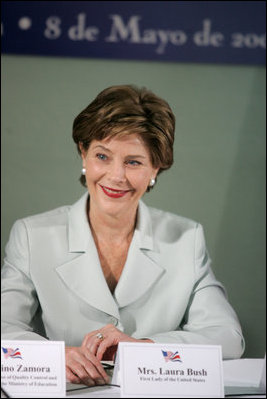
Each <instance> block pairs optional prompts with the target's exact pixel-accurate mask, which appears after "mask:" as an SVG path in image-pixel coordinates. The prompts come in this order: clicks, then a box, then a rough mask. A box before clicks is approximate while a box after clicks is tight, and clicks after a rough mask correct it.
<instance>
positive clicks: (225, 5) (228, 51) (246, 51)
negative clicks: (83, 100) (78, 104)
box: [1, 1, 266, 64]
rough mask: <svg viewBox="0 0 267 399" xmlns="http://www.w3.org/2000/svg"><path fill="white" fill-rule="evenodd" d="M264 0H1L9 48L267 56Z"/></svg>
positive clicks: (134, 55) (228, 59)
mask: <svg viewBox="0 0 267 399" xmlns="http://www.w3.org/2000/svg"><path fill="white" fill-rule="evenodd" d="M265 4H266V3H265V1H2V21H1V36H2V52H3V53H7V54H24V55H27V54H29V55H50V56H51V55H54V56H68V57H92V58H116V59H132V60H156V61H174V62H176V61H178V62H203V63H236V64H265V48H266V17H265V15H266V12H265V8H266V6H265Z"/></svg>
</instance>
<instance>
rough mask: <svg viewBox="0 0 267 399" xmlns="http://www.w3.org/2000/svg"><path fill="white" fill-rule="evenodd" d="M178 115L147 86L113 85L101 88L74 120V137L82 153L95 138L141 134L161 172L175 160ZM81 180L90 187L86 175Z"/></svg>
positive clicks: (155, 164)
mask: <svg viewBox="0 0 267 399" xmlns="http://www.w3.org/2000/svg"><path fill="white" fill-rule="evenodd" d="M174 130H175V117H174V114H173V112H172V110H171V108H170V106H169V104H168V103H167V102H166V101H165V100H163V99H161V98H160V97H158V96H156V95H155V94H154V93H152V92H151V91H149V90H147V89H146V88H138V87H136V86H133V85H121V86H111V87H109V88H107V89H105V90H103V91H101V92H100V93H99V94H98V96H97V97H96V98H95V100H93V101H92V102H91V103H90V104H89V105H88V106H87V107H86V108H85V109H84V110H83V111H82V112H81V113H80V114H79V115H78V116H77V117H76V118H75V119H74V122H73V132H72V137H73V140H74V141H75V143H76V144H77V149H78V152H79V154H81V150H80V144H82V146H83V148H84V149H85V150H87V149H88V148H89V146H90V144H91V142H92V141H93V140H103V139H105V138H106V137H114V136H117V137H122V136H126V135H129V134H134V133H135V134H138V135H139V136H140V137H141V138H142V140H143V142H144V144H145V145H146V146H147V149H148V150H149V154H150V157H151V163H152V166H153V167H155V168H159V172H158V173H160V172H162V171H163V170H166V169H169V168H170V167H171V165H172V163H173V142H174ZM80 181H81V183H82V184H83V185H84V186H86V183H85V176H83V175H81V177H80Z"/></svg>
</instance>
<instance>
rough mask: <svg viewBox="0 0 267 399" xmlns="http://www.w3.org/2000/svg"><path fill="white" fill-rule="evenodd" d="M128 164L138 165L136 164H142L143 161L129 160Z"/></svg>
mask: <svg viewBox="0 0 267 399" xmlns="http://www.w3.org/2000/svg"><path fill="white" fill-rule="evenodd" d="M128 164H129V165H132V166H136V165H141V162H139V161H135V160H131V161H128Z"/></svg>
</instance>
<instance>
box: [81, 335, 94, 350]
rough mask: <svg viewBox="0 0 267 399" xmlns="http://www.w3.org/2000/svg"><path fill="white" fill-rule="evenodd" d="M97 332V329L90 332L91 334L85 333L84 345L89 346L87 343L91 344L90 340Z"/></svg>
mask: <svg viewBox="0 0 267 399" xmlns="http://www.w3.org/2000/svg"><path fill="white" fill-rule="evenodd" d="M96 334H97V331H93V332H91V333H89V334H86V335H85V337H84V339H83V342H82V345H81V346H82V347H84V346H87V345H89V344H90V341H91V340H92V338H93V337H94V336H95V335H96Z"/></svg>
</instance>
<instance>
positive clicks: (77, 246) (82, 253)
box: [56, 193, 119, 318]
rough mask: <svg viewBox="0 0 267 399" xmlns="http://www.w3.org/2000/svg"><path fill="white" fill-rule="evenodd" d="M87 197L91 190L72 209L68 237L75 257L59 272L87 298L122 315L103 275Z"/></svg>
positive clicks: (97, 306)
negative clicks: (88, 215) (89, 216)
mask: <svg viewBox="0 0 267 399" xmlns="http://www.w3.org/2000/svg"><path fill="white" fill-rule="evenodd" d="M87 198H88V193H86V194H85V195H84V196H83V197H82V198H81V199H80V200H79V201H78V202H76V203H75V204H74V205H73V206H72V207H71V208H70V212H69V223H68V238H69V252H70V253H72V259H71V260H70V261H68V262H66V263H64V264H62V265H60V266H58V267H57V268H56V271H57V273H58V274H59V276H60V278H61V279H62V280H63V281H64V283H65V284H66V285H67V287H68V288H69V289H70V290H72V291H73V292H74V293H75V294H76V295H77V296H78V297H80V298H81V299H82V300H83V301H85V302H87V303H88V304H89V305H90V306H93V307H95V308H97V309H99V310H100V311H102V312H105V313H107V314H110V315H112V316H115V317H116V318H119V310H118V306H117V304H116V302H115V300H114V298H113V296H112V294H111V292H110V290H109V288H108V285H107V283H106V280H105V277H104V275H103V272H102V268H101V265H100V261H99V257H98V253H97V249H96V247H95V243H94V239H93V237H92V234H91V230H90V227H89V224H88V221H87V215H86V204H87ZM75 254H76V255H77V256H75ZM73 256H74V257H73Z"/></svg>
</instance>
